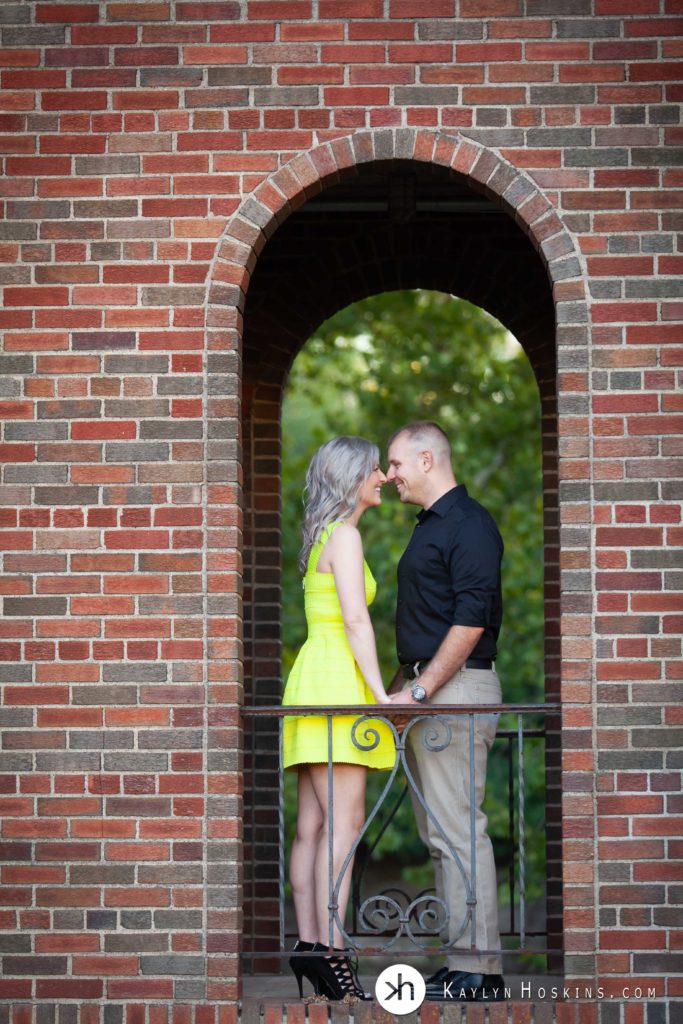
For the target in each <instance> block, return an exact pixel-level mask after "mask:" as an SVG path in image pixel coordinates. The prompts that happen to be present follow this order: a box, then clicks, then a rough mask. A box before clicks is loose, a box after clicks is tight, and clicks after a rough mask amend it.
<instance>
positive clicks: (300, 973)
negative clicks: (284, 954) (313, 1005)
mask: <svg viewBox="0 0 683 1024" xmlns="http://www.w3.org/2000/svg"><path fill="white" fill-rule="evenodd" d="M314 949H315V943H313V942H304V940H303V939H297V940H296V942H295V943H294V949H293V950H292V953H311V952H312V951H313V950H314ZM289 966H290V967H291V968H292V973H293V974H294V977H295V978H296V983H297V985H298V986H299V999H303V997H304V986H303V982H302V980H301V979H302V978H307V979H308V981H310V983H311V985H312V986H313V991H314V992H315V994H316V995H318V994H319V993H318V979H317V976H316V966H317V964H316V962H315V960H314V959H313V958H312V957H308V956H291V957H290V958H289Z"/></svg>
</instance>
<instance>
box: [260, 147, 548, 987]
mask: <svg viewBox="0 0 683 1024" xmlns="http://www.w3.org/2000/svg"><path fill="white" fill-rule="evenodd" d="M491 172H492V168H491V169H490V173H491ZM262 227H264V228H266V230H267V231H268V232H269V233H271V232H272V235H271V237H269V238H268V240H267V242H266V243H265V245H264V247H263V249H262V251H261V252H260V255H259V258H258V262H256V264H255V268H254V267H253V266H252V267H250V271H252V273H251V280H250V281H249V286H248V293H247V299H246V306H245V309H244V331H243V360H244V369H243V389H242V397H243V407H242V431H243V435H242V436H243V450H244V460H243V464H244V505H243V507H244V514H245V521H244V549H243V550H244V572H245V589H244V686H245V690H244V702H245V704H260V705H268V704H277V703H278V702H279V698H280V694H281V685H282V683H281V666H280V641H281V592H280V579H281V576H280V573H281V555H280V545H281V539H280V529H281V518H280V479H279V476H280V457H281V446H280V414H281V402H282V396H283V389H284V386H285V383H286V379H287V375H288V372H289V369H290V367H291V364H292V361H293V359H294V358H295V356H296V354H297V352H298V351H299V350H300V348H301V346H302V345H303V344H304V343H305V342H306V340H307V339H308V337H309V336H310V334H311V333H312V331H313V330H314V329H315V328H316V327H317V326H318V325H319V324H320V323H321V322H322V321H323V320H325V319H327V318H328V317H329V316H330V315H332V314H333V313H335V312H336V311H337V310H339V309H341V308H343V307H345V306H347V305H349V304H350V303H352V302H354V301H357V300H358V299H361V298H363V297H365V296H368V295H373V294H378V293H382V292H386V291H393V290H399V289H412V288H429V289H434V290H439V291H442V292H445V293H447V294H451V295H458V296H460V297H462V298H465V299H467V300H468V301H470V302H472V303H474V304H475V305H478V306H480V307H482V308H484V309H486V310H487V311H488V312H489V313H491V314H492V315H493V316H494V317H496V318H497V319H498V320H500V321H501V323H503V324H504V325H505V326H506V327H507V328H508V329H509V330H510V331H511V333H513V334H514V335H515V337H516V338H517V339H518V340H519V342H520V343H521V345H522V346H523V348H524V351H525V352H526V355H527V357H528V359H529V361H530V363H531V366H532V367H533V371H534V374H535V377H536V381H537V384H538V389H539V395H540V400H541V410H542V412H541V423H542V427H541V429H542V435H543V452H544V458H543V500H544V532H545V537H544V541H545V558H544V589H545V645H544V661H545V680H546V690H545V696H546V699H547V700H549V701H552V700H557V699H558V698H559V667H560V661H559V597H560V593H559V564H558V563H559V543H558V533H557V529H558V490H557V467H556V460H557V418H556V417H557V403H556V358H555V353H556V347H555V303H554V301H553V293H552V290H551V284H550V281H549V279H548V274H547V270H546V267H545V266H544V263H543V261H542V260H541V258H540V257H539V253H538V251H537V250H536V248H535V247H534V245H533V244H532V243H531V241H530V239H529V237H528V236H527V235H526V234H525V233H524V231H522V230H521V228H520V227H519V226H518V224H516V223H515V222H514V220H513V219H512V218H511V217H510V215H509V213H508V212H507V211H506V210H505V209H503V208H502V207H501V205H499V204H497V203H496V202H494V201H492V199H490V198H487V197H485V196H482V192H481V190H479V191H475V190H474V188H473V187H472V182H469V183H468V182H467V181H466V180H465V179H464V178H463V176H462V175H461V174H458V173H457V172H456V171H454V170H453V169H451V168H448V167H444V166H439V165H437V164H434V163H428V162H418V161H415V160H396V159H386V160H383V159H379V160H374V161H373V162H369V163H367V164H363V165H360V166H358V167H354V168H353V171H352V174H351V176H350V177H349V178H348V179H345V180H343V181H341V182H339V183H337V184H335V185H330V187H328V188H326V189H325V190H323V191H322V192H319V194H318V195H317V196H315V197H312V198H310V199H309V200H308V201H307V202H305V203H304V205H302V206H301V207H300V208H299V209H298V210H297V212H296V213H294V214H293V215H291V216H289V218H288V219H287V220H286V221H285V222H284V223H283V224H282V225H281V226H279V227H278V228H277V230H275V224H274V223H271V224H269V225H268V226H267V227H266V225H262ZM262 241H263V239H262ZM547 727H548V733H549V735H548V751H549V754H548V760H547V765H546V768H547V779H546V802H547V819H546V820H547V838H548V901H547V921H548V930H549V944H550V946H551V947H552V948H554V949H555V950H557V951H558V953H559V950H560V944H561V908H560V886H561V879H560V853H559V841H560V806H559V783H558V778H557V771H558V769H559V732H558V723H557V722H553V721H550V722H548V723H547ZM245 777H246V778H247V779H248V783H247V785H246V786H245V813H244V823H245V878H244V913H245V921H244V947H243V952H244V954H245V955H246V957H247V961H251V962H250V964H249V967H248V969H249V968H250V969H253V970H258V971H272V970H275V969H277V961H276V960H269V959H268V957H267V955H266V954H267V952H268V950H272V949H273V948H274V947H273V937H274V936H277V934H278V932H279V920H278V918H279V908H278V857H279V851H278V807H277V801H278V757H277V723H275V722H267V721H266V720H259V721H258V722H257V723H256V725H255V727H254V729H253V730H252V731H251V733H250V737H249V738H248V739H247V740H246V742H245ZM256 794H257V795H256Z"/></svg>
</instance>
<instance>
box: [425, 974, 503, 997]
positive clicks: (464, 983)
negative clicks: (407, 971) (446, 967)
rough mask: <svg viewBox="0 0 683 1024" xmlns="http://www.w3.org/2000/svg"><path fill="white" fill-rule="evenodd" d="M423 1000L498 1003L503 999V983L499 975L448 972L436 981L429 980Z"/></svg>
mask: <svg viewBox="0 0 683 1024" xmlns="http://www.w3.org/2000/svg"><path fill="white" fill-rule="evenodd" d="M437 973H438V972H437ZM435 977H436V975H435ZM425 999H427V1000H428V1001H430V1002H439V1003H448V1002H451V1001H452V1002H454V1003H457V1002H459V1003H463V1002H467V1003H481V1002H491V1003H495V1002H500V1001H501V1000H503V999H505V982H504V980H503V976H502V975H501V974H469V973H468V972H467V971H448V972H447V974H446V975H445V976H444V977H442V978H440V979H439V980H438V981H432V979H431V978H430V979H429V981H428V982H427V991H426V993H425Z"/></svg>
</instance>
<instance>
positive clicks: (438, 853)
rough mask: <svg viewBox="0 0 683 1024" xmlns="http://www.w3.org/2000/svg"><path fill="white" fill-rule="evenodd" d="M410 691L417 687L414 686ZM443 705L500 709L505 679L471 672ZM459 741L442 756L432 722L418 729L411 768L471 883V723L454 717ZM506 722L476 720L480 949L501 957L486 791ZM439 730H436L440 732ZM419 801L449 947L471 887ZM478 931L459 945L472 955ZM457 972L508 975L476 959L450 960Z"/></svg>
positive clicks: (446, 692) (411, 744)
mask: <svg viewBox="0 0 683 1024" xmlns="http://www.w3.org/2000/svg"><path fill="white" fill-rule="evenodd" d="M408 685H409V686H411V685H412V683H410V684H408ZM430 703H431V704H432V705H438V704H500V703H501V689H500V682H499V680H498V676H497V675H496V673H495V671H494V670H492V669H490V670H489V669H471V668H463V669H461V670H460V671H459V672H456V673H455V675H454V676H453V677H452V678H451V679H449V680H448V682H446V683H444V685H443V686H442V687H441V689H440V690H438V691H437V692H436V693H435V694H434V697H433V698H432V700H431V701H430ZM448 722H449V725H450V727H451V741H450V743H449V745H448V746H447V747H446V748H445V749H444V750H441V751H435V750H428V749H427V748H426V747H425V746H424V745H423V743H422V734H423V733H424V732H425V730H426V729H428V728H429V719H427V720H426V721H424V722H421V723H418V724H416V725H414V726H413V728H412V729H411V731H410V735H409V738H408V750H407V758H408V765H409V767H410V769H411V771H412V772H413V774H414V776H415V782H416V784H417V786H418V788H419V789H420V792H421V793H422V795H423V798H424V800H425V803H426V804H427V806H428V807H429V809H430V811H431V812H432V814H433V815H434V817H435V818H436V820H437V821H438V823H439V825H440V826H441V828H442V829H443V832H444V833H445V834H446V836H447V838H448V841H449V843H450V844H451V846H452V847H453V848H454V849H455V850H456V851H457V854H458V856H459V858H460V862H461V864H462V866H463V869H464V872H465V876H466V877H467V879H468V881H469V880H471V863H470V861H471V851H470V767H469V752H470V738H469V722H470V719H469V716H468V715H457V716H456V715H452V716H450V717H449V718H448ZM497 725H498V715H496V714H488V715H487V714H482V715H476V716H475V718H474V770H475V778H474V804H475V818H474V828H475V835H476V846H475V864H476V897H477V904H476V944H477V948H478V949H485V950H496V949H500V935H499V931H498V894H497V885H496V866H495V863H494V860H493V848H492V846H491V840H490V839H489V836H488V833H487V831H486V828H487V824H488V822H487V818H486V815H485V814H484V812H483V811H482V809H481V806H482V803H483V800H484V792H485V789H486V760H487V756H488V752H489V750H490V749H491V744H492V743H493V740H494V737H495V735H496V727H497ZM433 728H434V725H432V729H433ZM445 739H446V736H445V731H444V729H443V727H437V742H439V741H440V742H444V741H445ZM411 796H413V807H414V809H415V818H416V820H417V826H418V830H419V833H420V837H421V839H422V841H423V842H424V844H425V845H426V846H427V847H428V849H429V852H430V854H431V857H432V861H433V863H434V874H435V882H436V894H437V896H439V897H440V898H441V899H442V900H443V901H444V903H445V904H446V906H447V907H448V909H449V924H448V934H447V935H446V934H444V935H443V936H442V938H443V940H444V942H446V941H447V942H449V943H450V942H453V940H454V939H455V937H456V935H457V934H458V932H459V931H460V930H461V928H462V926H463V922H464V920H465V916H466V914H467V891H466V888H465V882H464V879H463V876H462V873H461V871H460V868H459V867H458V864H457V862H456V861H455V859H454V857H453V854H452V853H451V851H450V850H449V848H448V844H447V843H446V842H444V838H443V836H442V835H441V834H440V832H439V829H438V828H437V827H436V825H435V824H434V822H433V821H432V820H431V819H430V818H429V817H428V816H427V814H426V813H425V811H424V809H423V807H422V806H421V805H420V803H419V801H418V800H417V799H416V798H415V796H414V794H413V793H412V790H411ZM471 928H472V923H471V921H468V923H467V927H466V928H465V930H464V932H463V933H462V935H461V936H460V938H459V939H458V941H457V943H456V945H457V946H458V947H460V948H461V949H468V948H469V946H470V945H471V934H472V931H471ZM447 962H448V968H449V970H451V971H469V972H472V973H477V974H479V973H481V974H500V973H502V961H501V957H500V955H496V954H493V955H491V954H490V955H484V956H474V955H470V954H467V953H456V954H452V955H449V956H448V957H447Z"/></svg>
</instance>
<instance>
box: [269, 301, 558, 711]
mask: <svg viewBox="0 0 683 1024" xmlns="http://www.w3.org/2000/svg"><path fill="white" fill-rule="evenodd" d="M417 419H434V420H436V421H437V422H438V423H440V424H441V426H442V427H443V428H444V430H445V431H446V432H447V434H448V435H449V437H450V439H451V442H452V445H453V462H454V469H455V473H456V477H457V479H458V481H459V482H462V483H465V484H466V485H467V487H468V490H469V492H470V494H471V495H472V496H473V497H475V498H477V499H478V500H479V501H481V502H482V504H484V505H485V506H486V507H487V508H488V509H489V511H490V512H491V513H492V515H493V516H494V518H495V519H496V521H497V522H498V525H499V528H500V531H501V533H502V535H503V539H504V541H505V548H506V553H505V559H504V563H503V593H504V605H505V615H504V625H503V631H502V634H501V638H500V645H499V646H500V655H499V662H498V666H499V673H500V676H501V680H502V683H503V693H504V699H505V700H506V702H513V701H519V700H524V701H532V700H537V699H540V698H541V697H542V694H543V531H542V485H541V444H540V441H541V433H540V402H539V396H538V388H537V386H536V381H535V378H534V375H533V372H532V369H531V367H530V365H529V362H528V360H527V358H526V356H525V354H524V352H523V351H522V349H521V347H520V346H519V345H518V343H517V342H516V341H515V340H514V339H513V338H512V337H511V335H510V334H509V333H508V332H507V331H506V330H505V328H503V327H502V326H501V325H500V324H499V323H498V322H497V321H496V320H494V319H493V318H492V317H491V316H489V315H488V314H487V313H485V312H484V311H483V310H481V309H479V308H478V307H476V306H473V305H471V304H470V303H468V302H465V301H463V300H461V299H456V298H453V297H452V296H450V295H445V294H443V293H441V292H430V291H403V292H390V293H385V294H382V295H376V296H373V297H372V298H369V299H365V300H363V301H362V302H357V303H355V304H354V305H352V306H348V307H347V308H346V309H344V310H342V311H341V312H339V313H337V314H336V315H335V316H334V317H332V318H331V319H330V320H328V321H326V322H325V323H324V324H322V325H321V327H319V328H318V330H317V331H316V332H315V334H314V335H313V336H312V337H311V338H310V339H309V341H308V342H307V343H306V345H305V346H304V348H303V349H302V350H301V352H300V353H299V355H298V356H297V358H296V360H295V362H294V365H293V368H292V371H291V374H290V378H289V382H288V385H287V390H286V396H285V402H284V409H283V420H282V431H283V473H282V487H283V493H282V508H283V584H284V595H283V608H284V633H283V637H284V669H285V673H286V672H287V671H288V670H289V668H290V666H291V664H292V661H293V658H294V657H295V655H296V651H297V649H298V647H299V646H300V645H301V643H302V642H303V640H304V638H305V621H304V616H303V601H302V594H301V578H300V575H299V573H298V570H297V567H296V563H297V553H298V549H299V545H300V532H299V531H300V522H301V514H302V503H301V494H302V489H303V484H304V477H305V473H306V468H307V466H308V463H309V460H310V458H311V456H312V454H313V452H314V451H315V450H316V448H317V447H318V446H319V445H321V444H322V443H323V442H325V441H327V440H329V439H330V438H331V437H333V436H335V435H337V434H360V435H362V436H364V437H367V438H369V439H371V440H373V441H375V443H377V444H378V445H379V447H380V450H381V451H382V453H383V455H384V453H385V450H386V441H387V439H388V438H389V436H390V435H391V434H392V433H393V431H394V430H396V429H397V428H398V427H400V426H401V425H402V424H404V423H408V422H410V421H412V420H417ZM416 512H417V509H416V508H414V507H413V506H409V505H406V506H403V505H401V503H400V502H399V500H398V496H397V495H396V492H395V491H394V489H393V488H392V486H391V485H389V484H388V485H386V486H385V488H384V490H383V503H382V507H381V508H379V509H371V510H370V511H369V512H368V513H367V514H366V515H365V516H364V518H363V520H362V521H361V524H360V528H361V532H362V534H363V539H364V547H365V554H366V558H367V561H368V563H369V565H370V567H371V568H372V571H373V573H374V575H375V577H376V579H377V583H378V593H377V598H376V600H375V603H374V604H373V607H372V618H373V622H374V625H375V630H376V634H377V642H378V651H379V656H380V663H381V666H382V669H383V672H384V675H385V679H387V680H388V679H389V678H390V677H391V676H392V675H393V673H394V671H395V668H396V654H395V647H394V604H395V587H396V564H397V562H398V560H399V558H400V556H401V554H402V552H403V550H404V548H405V546H406V544H407V542H408V539H409V537H410V533H411V532H412V529H413V525H414V521H415V520H414V515H415V513H416Z"/></svg>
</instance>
